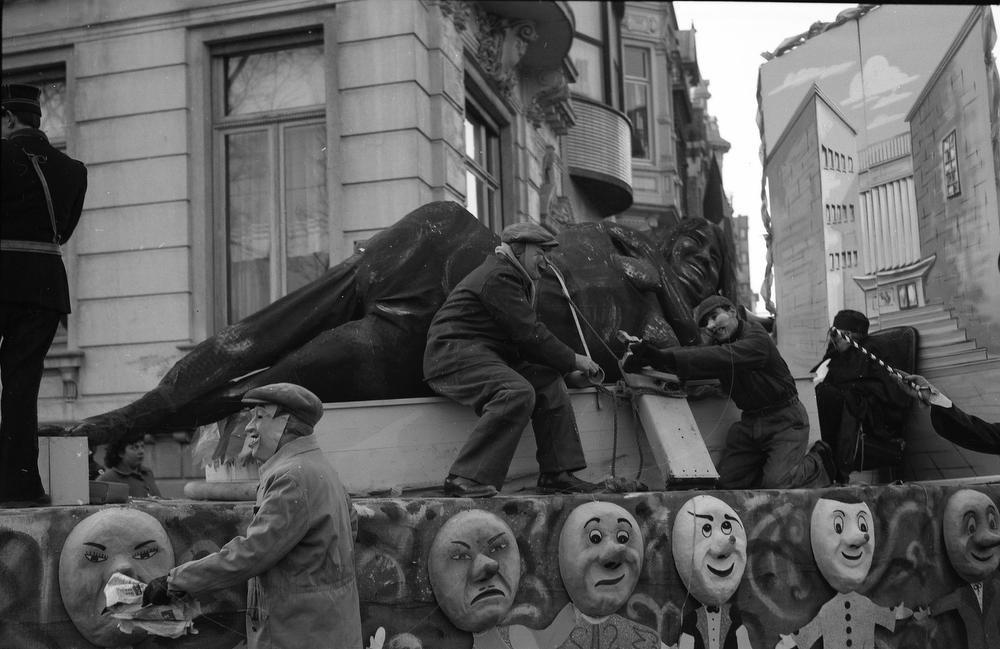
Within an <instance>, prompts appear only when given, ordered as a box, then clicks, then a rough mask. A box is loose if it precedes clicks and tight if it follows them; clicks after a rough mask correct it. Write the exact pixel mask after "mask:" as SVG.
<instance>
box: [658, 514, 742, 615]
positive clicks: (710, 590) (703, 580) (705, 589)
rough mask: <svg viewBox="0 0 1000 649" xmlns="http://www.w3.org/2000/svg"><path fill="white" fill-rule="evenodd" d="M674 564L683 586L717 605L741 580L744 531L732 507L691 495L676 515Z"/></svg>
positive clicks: (707, 603) (702, 600)
mask: <svg viewBox="0 0 1000 649" xmlns="http://www.w3.org/2000/svg"><path fill="white" fill-rule="evenodd" d="M672 541H673V554H674V564H675V565H676V566H677V572H678V573H679V574H680V576H681V580H682V581H683V582H684V585H685V586H686V587H687V589H688V590H689V591H690V592H691V595H693V596H694V598H695V599H697V600H698V601H699V602H701V603H702V604H706V605H709V606H721V605H722V604H724V603H725V602H727V601H729V598H731V597H732V596H733V593H735V592H736V589H737V588H738V587H739V585H740V580H741V579H743V571H744V570H745V569H746V565H747V533H746V530H745V529H744V528H743V521H741V520H740V517H739V516H737V515H736V512H735V511H733V508H732V507H730V506H729V505H727V504H726V503H724V502H722V501H721V500H719V499H718V498H716V497H714V496H695V497H694V498H692V499H691V500H689V501H687V502H686V503H684V506H683V507H681V508H680V511H679V512H678V514H677V520H676V521H675V522H674V531H673V537H672Z"/></svg>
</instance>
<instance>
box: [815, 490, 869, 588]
mask: <svg viewBox="0 0 1000 649" xmlns="http://www.w3.org/2000/svg"><path fill="white" fill-rule="evenodd" d="M809 535H810V539H811V541H812V549H813V555H814V557H815V559H816V565H817V566H819V571H820V572H821V573H822V574H823V577H825V578H826V580H827V582H829V584H830V585H831V586H833V588H834V589H835V590H836V591H837V592H839V593H849V592H852V591H855V590H857V589H858V588H859V587H860V586H861V584H862V583H863V582H864V580H865V577H867V576H868V571H869V570H871V567H872V558H873V557H874V555H875V526H874V525H873V520H872V512H871V509H869V508H868V505H867V504H865V503H863V502H856V503H847V502H842V501H839V500H832V499H829V498H820V499H819V500H818V501H816V506H815V507H813V513H812V520H811V521H810V524H809Z"/></svg>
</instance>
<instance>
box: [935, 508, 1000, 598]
mask: <svg viewBox="0 0 1000 649" xmlns="http://www.w3.org/2000/svg"><path fill="white" fill-rule="evenodd" d="M941 523H942V525H941V527H942V529H943V530H944V545H945V548H946V549H947V550H948V558H949V559H950V560H951V565H952V566H953V567H954V568H955V572H957V573H958V575H959V576H960V577H961V578H962V579H964V580H965V581H967V582H969V583H975V582H977V581H983V580H984V579H986V577H988V576H990V575H991V574H993V573H995V572H996V570H997V566H1000V514H998V512H997V506H996V503H994V502H993V501H992V500H991V499H990V497H989V496H987V495H986V494H984V493H982V492H980V491H974V490H972V489H960V490H959V491H956V492H955V493H953V494H952V495H951V496H950V497H949V498H948V503H947V504H946V505H945V509H944V515H943V517H942V521H941Z"/></svg>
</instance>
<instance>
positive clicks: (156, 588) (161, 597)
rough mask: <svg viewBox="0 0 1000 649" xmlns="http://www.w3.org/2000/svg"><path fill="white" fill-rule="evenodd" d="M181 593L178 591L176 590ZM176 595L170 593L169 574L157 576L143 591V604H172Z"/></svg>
mask: <svg viewBox="0 0 1000 649" xmlns="http://www.w3.org/2000/svg"><path fill="white" fill-rule="evenodd" d="M174 592H175V593H177V595H179V594H180V593H179V592H178V591H174ZM174 597H175V595H171V594H170V589H169V587H168V586H167V576H166V575H163V576H162V577H157V578H156V579H154V580H152V581H151V582H149V583H148V584H146V590H144V591H142V605H143V606H149V605H150V604H156V605H160V606H165V605H167V604H170V603H171V602H172V601H173V600H174Z"/></svg>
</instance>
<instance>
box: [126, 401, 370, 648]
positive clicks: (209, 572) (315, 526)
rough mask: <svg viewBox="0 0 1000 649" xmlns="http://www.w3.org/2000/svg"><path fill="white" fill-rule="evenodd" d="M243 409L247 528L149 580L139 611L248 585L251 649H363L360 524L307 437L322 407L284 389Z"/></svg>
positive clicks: (334, 474) (331, 471)
mask: <svg viewBox="0 0 1000 649" xmlns="http://www.w3.org/2000/svg"><path fill="white" fill-rule="evenodd" d="M243 403H244V405H245V406H246V407H247V408H249V409H250V410H251V411H252V416H251V419H250V421H249V422H248V423H247V429H246V430H247V438H246V442H245V443H244V449H243V452H242V453H241V454H240V457H242V458H246V459H250V458H252V459H253V460H255V461H256V462H258V463H260V485H259V486H258V487H257V505H256V507H254V516H253V520H251V521H250V525H249V526H248V527H247V531H246V534H245V535H243V536H238V537H236V538H235V539H233V540H232V541H230V542H229V543H226V545H224V546H223V547H222V549H220V550H219V551H218V552H215V553H213V554H210V555H208V556H206V557H203V558H201V559H196V560H194V561H188V562H187V563H183V564H181V565H179V566H177V567H176V568H173V569H172V570H171V571H170V572H169V573H168V574H167V575H164V576H162V577H157V578H156V579H153V580H152V581H151V582H150V583H149V584H148V585H147V587H146V590H145V591H144V592H143V603H152V604H167V603H169V602H170V600H171V598H172V597H179V596H182V594H183V593H188V594H192V595H197V594H199V593H204V592H210V591H214V590H219V589H223V588H230V587H232V586H235V585H237V584H239V583H242V582H244V581H248V580H249V583H248V584H247V647H248V648H249V649H258V648H259V649H265V648H267V649H282V648H284V649H299V648H302V647H309V648H310V649H313V648H315V649H321V648H324V647H326V648H329V649H334V648H336V649H360V648H361V646H362V638H361V613H360V604H359V601H358V587H357V579H356V577H355V574H354V536H355V532H354V530H355V529H356V527H357V517H356V514H355V513H354V509H353V507H352V505H351V502H350V497H349V496H348V495H347V491H346V490H345V489H344V485H343V484H341V482H340V478H339V477H338V476H337V472H336V471H334V469H333V467H332V466H330V463H329V462H328V461H327V459H326V458H325V457H324V456H323V452H322V450H320V448H319V444H317V442H316V438H315V437H313V436H312V432H313V426H314V425H315V424H316V422H318V421H319V420H320V418H321V417H322V416H323V404H322V403H321V402H320V400H319V398H318V397H317V396H316V395H315V394H313V393H312V392H310V391H309V390H306V389H305V388H303V387H301V386H298V385H293V384H291V383H275V384H272V385H265V386H262V387H259V388H254V389H252V390H250V391H248V392H247V393H246V395H244V397H243Z"/></svg>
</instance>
